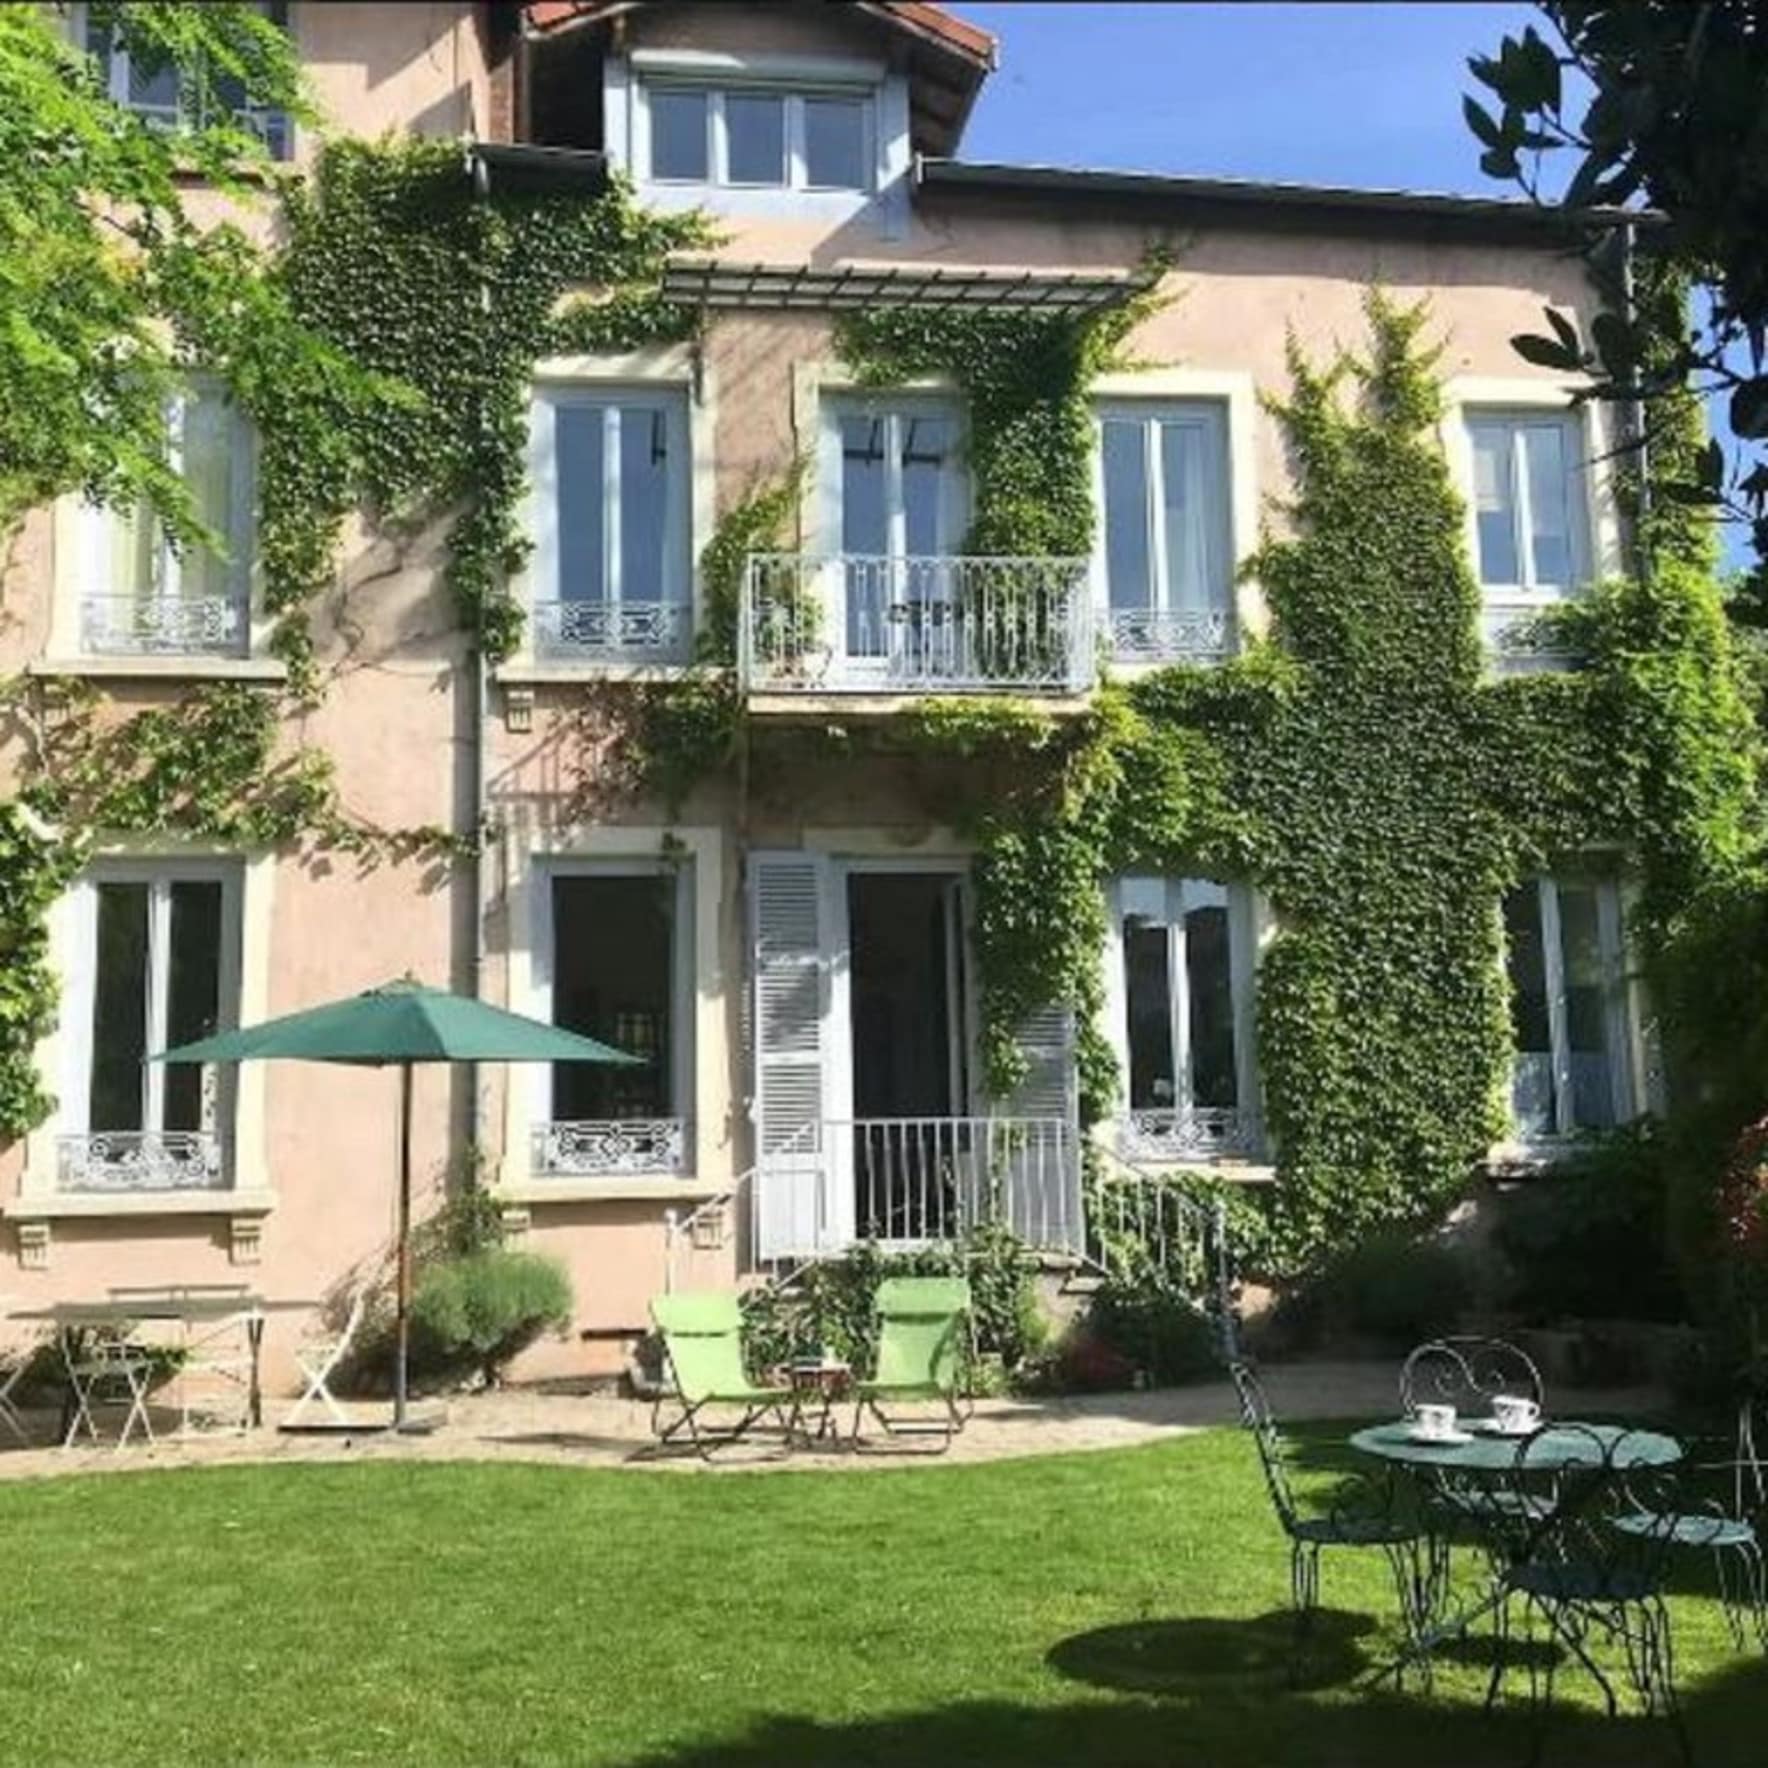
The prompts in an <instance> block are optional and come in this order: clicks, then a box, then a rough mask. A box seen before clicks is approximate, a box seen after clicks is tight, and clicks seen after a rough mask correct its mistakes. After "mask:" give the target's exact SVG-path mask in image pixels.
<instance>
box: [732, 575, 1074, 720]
mask: <svg viewBox="0 0 1768 1768" xmlns="http://www.w3.org/2000/svg"><path fill="white" fill-rule="evenodd" d="M1090 569H1091V566H1090V562H1089V561H1088V560H1086V559H1077V558H958V557H953V556H948V555H937V556H930V557H923V558H913V557H887V556H882V555H861V554H855V553H844V554H837V555H835V556H833V557H828V558H817V557H812V556H810V555H807V554H803V553H752V554H750V556H749V567H748V576H747V580H746V582H745V584H744V593H743V607H742V620H741V623H740V627H739V633H738V661H739V670H740V674H741V678H742V684H743V688H744V691H745V692H746V693H749V694H757V695H769V694H780V695H794V694H803V695H900V694H976V693H1013V694H1033V695H1051V696H1056V695H1063V696H1068V695H1076V694H1083V693H1085V692H1086V691H1087V689H1088V688H1089V687H1090V686H1091V685H1092V682H1093V677H1094V674H1095V671H1096V667H1097V658H1096V646H1095V639H1094V635H1093V610H1092V602H1091V598H1090V586H1089V573H1090Z"/></svg>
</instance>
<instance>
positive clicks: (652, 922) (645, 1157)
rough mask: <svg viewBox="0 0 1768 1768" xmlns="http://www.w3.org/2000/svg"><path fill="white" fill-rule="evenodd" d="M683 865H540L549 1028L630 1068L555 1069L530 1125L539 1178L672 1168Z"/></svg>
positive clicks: (684, 916)
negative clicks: (617, 1055)
mask: <svg viewBox="0 0 1768 1768" xmlns="http://www.w3.org/2000/svg"><path fill="white" fill-rule="evenodd" d="M692 878H693V871H692V867H691V866H688V865H679V866H675V865H666V864H664V863H663V862H661V861H657V862H645V861H633V862H631V863H624V862H608V863H601V862H587V861H586V862H569V863H567V862H560V863H558V864H555V865H551V866H548V867H546V868H545V869H544V871H543V874H542V878H541V888H542V890H543V891H544V904H543V923H544V927H545V930H546V931H545V936H544V940H543V947H544V949H543V952H542V954H541V961H542V970H543V973H544V976H545V981H546V987H547V989H548V992H549V994H550V1002H551V1016H552V1021H553V1023H554V1024H555V1025H562V1026H564V1027H566V1028H567V1029H568V1030H571V1031H576V1032H581V1033H583V1034H584V1035H585V1036H587V1037H593V1038H596V1039H598V1040H600V1041H601V1042H602V1043H605V1044H611V1045H612V1046H613V1047H614V1048H615V1049H617V1050H619V1051H621V1052H622V1053H624V1054H625V1055H628V1056H633V1057H636V1058H637V1061H636V1062H635V1063H633V1064H630V1065H625V1064H623V1065H620V1066H612V1065H609V1066H603V1065H600V1064H595V1063H582V1062H561V1063H556V1064H554V1066H553V1068H552V1070H551V1074H550V1078H549V1080H548V1083H547V1087H548V1090H547V1097H546V1101H545V1108H544V1112H543V1114H542V1121H540V1122H539V1123H538V1125H537V1128H536V1150H535V1154H536V1158H535V1162H534V1167H535V1170H536V1171H537V1172H539V1173H543V1174H545V1173H553V1174H581V1175H591V1176H595V1175H604V1176H605V1175H615V1174H621V1173H641V1172H673V1171H679V1170H680V1169H681V1168H682V1166H683V1165H684V1163H685V1159H686V1144H687V1121H686V1120H687V1118H688V1116H689V1112H688V1105H687V1101H688V1095H689V1091H690V1076H691V1073H692V1070H691V1066H690V1062H691V1047H690V1046H691V1037H690V1024H691V1019H690V1013H691V1008H690V1004H689V1003H690V1001H691V998H692V977H691V973H690V972H691V965H692V946H691V938H692V935H691V922H690V915H691V903H692Z"/></svg>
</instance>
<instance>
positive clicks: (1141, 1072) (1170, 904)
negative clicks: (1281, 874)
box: [1115, 877, 1257, 1158]
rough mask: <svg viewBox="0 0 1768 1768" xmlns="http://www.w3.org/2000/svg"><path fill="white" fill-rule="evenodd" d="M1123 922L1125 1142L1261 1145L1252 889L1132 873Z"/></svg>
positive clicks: (1171, 1152) (1121, 887)
mask: <svg viewBox="0 0 1768 1768" xmlns="http://www.w3.org/2000/svg"><path fill="white" fill-rule="evenodd" d="M1116 920H1117V939H1118V955H1119V958H1120V962H1121V976H1122V989H1121V1007H1120V1009H1119V1014H1120V1022H1119V1024H1118V1025H1117V1027H1116V1028H1115V1032H1116V1040H1115V1041H1117V1043H1118V1053H1119V1057H1120V1059H1121V1062H1122V1066H1123V1081H1124V1088H1125V1100H1126V1104H1127V1106H1128V1115H1127V1120H1126V1124H1125V1135H1126V1140H1127V1141H1128V1142H1129V1143H1130V1144H1131V1147H1132V1149H1133V1151H1135V1152H1138V1153H1142V1154H1145V1155H1153V1156H1156V1157H1159V1156H1170V1157H1173V1158H1186V1157H1195V1156H1197V1155H1200V1154H1201V1155H1210V1154H1225V1153H1248V1152H1252V1151H1253V1150H1254V1149H1255V1148H1256V1145H1257V1128H1256V1124H1257V1112H1256V1100H1255V1099H1254V1097H1253V1085H1252V1078H1251V1077H1252V1065H1251V1058H1252V1024H1251V1008H1252V1000H1251V977H1252V961H1251V959H1252V938H1251V934H1252V927H1251V905H1250V901H1249V899H1248V897H1247V894H1246V892H1245V891H1244V890H1243V889H1241V888H1240V887H1238V886H1232V885H1226V884H1220V883H1216V882H1214V881H1212V880H1209V879H1201V878H1183V879H1180V878H1137V877H1132V878H1124V879H1122V880H1120V881H1119V883H1118V886H1117V915H1116Z"/></svg>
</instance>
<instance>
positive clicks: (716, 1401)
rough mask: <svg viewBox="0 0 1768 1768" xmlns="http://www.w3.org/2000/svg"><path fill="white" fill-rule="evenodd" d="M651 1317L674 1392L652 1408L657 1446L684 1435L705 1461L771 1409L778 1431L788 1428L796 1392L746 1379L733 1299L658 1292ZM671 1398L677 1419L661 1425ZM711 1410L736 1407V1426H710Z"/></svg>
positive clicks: (740, 1325)
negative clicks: (705, 1416)
mask: <svg viewBox="0 0 1768 1768" xmlns="http://www.w3.org/2000/svg"><path fill="white" fill-rule="evenodd" d="M651 1319H652V1321H653V1322H654V1323H655V1325H656V1328H657V1330H658V1332H659V1333H660V1334H661V1335H662V1338H663V1358H664V1364H665V1367H666V1369H667V1371H668V1374H669V1377H670V1379H671V1381H672V1382H673V1389H672V1391H670V1392H668V1393H666V1394H662V1395H659V1396H658V1398H657V1401H656V1403H655V1404H654V1405H653V1406H652V1408H651V1429H652V1431H653V1432H654V1433H655V1435H656V1437H657V1441H658V1444H659V1446H662V1445H664V1444H668V1443H673V1442H675V1441H676V1439H677V1438H678V1437H679V1435H680V1433H681V1432H682V1431H684V1430H685V1431H686V1432H687V1434H688V1438H689V1440H690V1441H691V1442H692V1444H693V1446H694V1449H695V1450H696V1452H697V1453H698V1454H699V1455H700V1456H701V1458H702V1459H704V1460H708V1461H709V1460H711V1459H712V1450H713V1449H715V1448H717V1447H719V1446H720V1445H721V1444H725V1443H734V1442H736V1441H737V1440H738V1438H740V1437H742V1436H745V1435H746V1434H747V1433H748V1432H749V1431H750V1430H751V1429H752V1428H753V1427H754V1425H755V1424H756V1423H757V1421H758V1420H760V1419H762V1418H765V1417H766V1416H767V1414H768V1413H769V1412H772V1413H773V1414H774V1415H775V1416H776V1417H777V1418H778V1419H779V1423H780V1427H781V1429H782V1430H785V1429H786V1428H787V1427H788V1423H789V1412H790V1407H791V1405H792V1399H793V1395H792V1390H791V1389H790V1388H789V1387H771V1386H761V1385H758V1384H757V1383H755V1382H753V1381H751V1380H750V1379H749V1371H748V1369H747V1367H746V1366H745V1363H744V1357H743V1310H742V1306H741V1304H740V1303H739V1302H738V1300H737V1298H736V1296H734V1295H716V1294H698V1295H696V1294H685V1295H659V1296H657V1297H656V1298H655V1299H654V1300H653V1301H652V1302H651ZM671 1401H673V1402H674V1404H675V1405H676V1406H677V1407H678V1408H679V1411H680V1416H679V1417H676V1418H674V1419H672V1420H671V1421H670V1422H669V1424H668V1425H667V1426H665V1425H664V1424H663V1409H664V1407H665V1405H666V1404H668V1403H669V1402H671ZM708 1407H717V1408H734V1409H735V1410H736V1412H737V1414H738V1416H737V1419H736V1422H735V1423H726V1424H720V1425H716V1426H713V1425H708V1424H707V1423H705V1422H703V1421H702V1419H701V1417H700V1414H701V1413H702V1412H703V1411H705V1410H706V1409H707V1408H708Z"/></svg>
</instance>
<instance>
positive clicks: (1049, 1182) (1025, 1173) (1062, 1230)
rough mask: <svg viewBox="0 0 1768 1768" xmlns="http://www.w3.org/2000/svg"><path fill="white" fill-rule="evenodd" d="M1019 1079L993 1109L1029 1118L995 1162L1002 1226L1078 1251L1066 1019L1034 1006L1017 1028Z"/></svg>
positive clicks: (1075, 1138) (1064, 1012)
mask: <svg viewBox="0 0 1768 1768" xmlns="http://www.w3.org/2000/svg"><path fill="white" fill-rule="evenodd" d="M1017 1041H1018V1044H1019V1048H1020V1050H1021V1051H1022V1052H1023V1054H1024V1056H1025V1065H1026V1072H1025V1079H1024V1080H1023V1081H1021V1082H1020V1084H1019V1085H1018V1086H1017V1087H1016V1088H1015V1089H1014V1090H1013V1092H1012V1093H1011V1094H1010V1095H1009V1096H1008V1097H1007V1098H1005V1099H1002V1100H1000V1101H999V1102H998V1103H997V1104H996V1106H995V1115H996V1116H998V1117H1009V1118H1018V1119H1022V1120H1029V1121H1027V1122H1026V1123H1025V1124H1024V1127H1023V1128H1022V1129H1021V1130H1019V1131H1017V1132H1015V1133H1014V1134H1012V1135H1010V1136H1008V1137H1007V1138H1006V1141H1005V1143H1004V1145H1003V1148H1002V1157H1001V1159H1000V1160H999V1161H998V1162H997V1176H998V1177H999V1179H1000V1182H1001V1199H1000V1204H1001V1210H1002V1212H1003V1214H1004V1216H1005V1219H1006V1222H1007V1226H1008V1227H1010V1228H1011V1229H1012V1230H1013V1232H1014V1233H1015V1234H1017V1235H1018V1236H1019V1237H1020V1239H1022V1240H1024V1241H1026V1242H1027V1243H1029V1244H1030V1245H1032V1246H1035V1247H1039V1248H1045V1249H1052V1250H1057V1251H1069V1252H1078V1251H1079V1250H1080V1249H1081V1245H1082V1239H1083V1233H1082V1221H1081V1197H1080V1139H1079V1132H1078V1129H1077V1123H1078V1119H1079V1098H1078V1090H1077V1085H1076V1078H1075V1070H1074V1015H1073V1013H1072V1012H1070V1011H1069V1009H1068V1008H1066V1007H1040V1008H1038V1009H1037V1011H1035V1012H1033V1013H1031V1014H1029V1015H1027V1017H1026V1019H1025V1021H1024V1023H1023V1024H1022V1025H1021V1026H1020V1028H1019V1036H1018V1040H1017Z"/></svg>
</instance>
